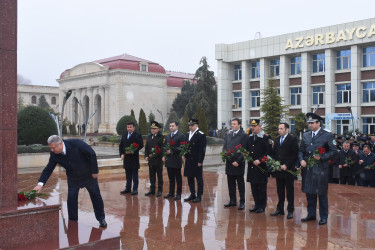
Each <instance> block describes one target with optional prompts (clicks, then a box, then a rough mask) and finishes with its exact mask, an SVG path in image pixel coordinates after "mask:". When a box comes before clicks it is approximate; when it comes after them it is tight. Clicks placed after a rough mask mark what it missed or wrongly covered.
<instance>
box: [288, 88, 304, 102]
mask: <svg viewBox="0 0 375 250" xmlns="http://www.w3.org/2000/svg"><path fill="white" fill-rule="evenodd" d="M301 93H302V88H290V105H301Z"/></svg>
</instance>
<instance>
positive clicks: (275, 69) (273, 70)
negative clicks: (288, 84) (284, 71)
mask: <svg viewBox="0 0 375 250" xmlns="http://www.w3.org/2000/svg"><path fill="white" fill-rule="evenodd" d="M279 75H280V60H271V61H270V76H271V77H274V76H279Z"/></svg>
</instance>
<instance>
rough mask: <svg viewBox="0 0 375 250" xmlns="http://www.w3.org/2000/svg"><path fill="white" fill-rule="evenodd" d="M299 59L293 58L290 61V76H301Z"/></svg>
mask: <svg viewBox="0 0 375 250" xmlns="http://www.w3.org/2000/svg"><path fill="white" fill-rule="evenodd" d="M301 61H302V59H301V57H300V56H299V57H293V58H291V59H290V74H291V75H299V74H301Z"/></svg>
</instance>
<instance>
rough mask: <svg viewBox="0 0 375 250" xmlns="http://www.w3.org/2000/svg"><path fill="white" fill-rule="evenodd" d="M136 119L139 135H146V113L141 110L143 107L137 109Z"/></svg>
mask: <svg viewBox="0 0 375 250" xmlns="http://www.w3.org/2000/svg"><path fill="white" fill-rule="evenodd" d="M138 121H139V132H140V133H141V135H147V134H148V127H147V119H146V114H145V112H144V111H143V109H141V111H139V119H138Z"/></svg>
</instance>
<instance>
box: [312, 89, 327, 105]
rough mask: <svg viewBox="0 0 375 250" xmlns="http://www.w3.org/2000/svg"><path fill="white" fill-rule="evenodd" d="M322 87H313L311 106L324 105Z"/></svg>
mask: <svg viewBox="0 0 375 250" xmlns="http://www.w3.org/2000/svg"><path fill="white" fill-rule="evenodd" d="M324 91H325V87H324V86H317V87H313V104H314V105H317V104H324Z"/></svg>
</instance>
